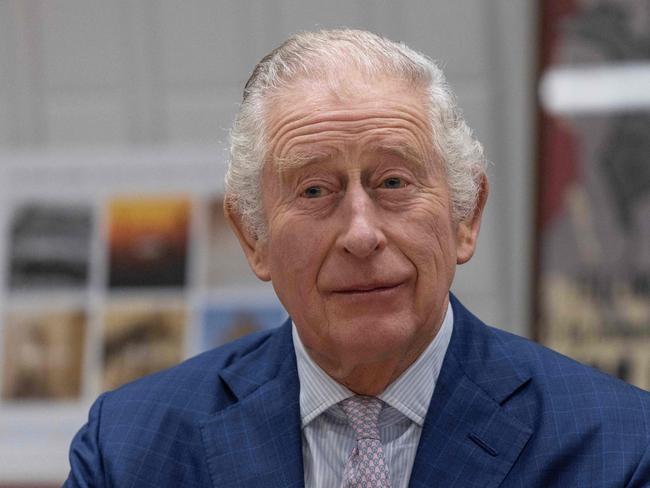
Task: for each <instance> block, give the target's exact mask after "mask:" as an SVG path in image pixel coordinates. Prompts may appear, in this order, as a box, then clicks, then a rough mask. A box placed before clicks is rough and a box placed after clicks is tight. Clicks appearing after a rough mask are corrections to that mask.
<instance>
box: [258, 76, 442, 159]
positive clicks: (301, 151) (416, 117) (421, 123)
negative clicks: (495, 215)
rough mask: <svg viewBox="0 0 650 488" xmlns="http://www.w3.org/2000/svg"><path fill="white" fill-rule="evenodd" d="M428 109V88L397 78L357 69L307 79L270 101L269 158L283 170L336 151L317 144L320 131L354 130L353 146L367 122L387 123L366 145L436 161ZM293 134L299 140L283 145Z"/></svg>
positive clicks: (267, 121)
mask: <svg viewBox="0 0 650 488" xmlns="http://www.w3.org/2000/svg"><path fill="white" fill-rule="evenodd" d="M428 107H429V98H428V96H427V92H426V90H425V89H424V88H423V87H421V86H417V85H415V86H414V85H413V83H411V82H408V81H405V80H402V79H399V78H394V77H390V76H384V77H377V78H375V79H370V78H369V76H368V75H366V74H362V73H359V72H356V71H350V72H343V73H340V72H339V73H337V75H336V76H329V77H327V78H323V79H316V78H314V77H303V78H300V79H297V80H295V81H293V82H292V83H290V84H287V85H285V86H283V87H281V88H279V89H277V90H275V91H274V92H273V93H270V94H269V96H268V97H267V99H266V104H265V117H264V120H265V131H264V132H265V136H266V137H265V139H266V141H265V142H266V143H267V151H268V152H267V155H266V158H265V159H266V162H267V163H269V162H273V163H275V165H277V166H278V167H279V169H282V168H289V167H296V166H302V165H305V164H309V163H311V162H314V160H318V159H325V158H327V157H328V156H331V155H332V154H331V152H332V150H333V149H332V148H326V147H323V146H319V144H318V141H319V140H320V137H318V136H319V135H321V134H326V133H331V134H335V133H336V131H341V132H345V131H348V132H349V133H350V134H352V137H351V138H350V140H349V141H348V142H349V143H350V144H354V143H356V142H360V141H361V139H362V138H363V137H364V136H365V135H366V132H367V131H366V129H367V126H368V125H371V124H372V123H374V122H377V121H381V123H382V124H384V127H383V129H379V130H377V131H376V133H377V134H378V135H379V137H375V138H373V139H372V140H371V141H370V142H369V143H368V144H366V145H365V146H364V147H365V149H367V150H368V151H375V152H381V153H384V154H391V155H395V156H399V157H401V158H403V159H406V160H409V161H412V162H414V163H419V164H426V162H428V161H433V160H435V159H437V158H436V157H435V154H434V150H433V147H434V146H433V141H432V136H433V131H432V128H431V119H430V114H429V110H428ZM400 118H402V120H400ZM393 122H394V127H392V126H391V124H392V123H393ZM400 125H402V126H403V127H401V128H400ZM382 130H383V133H382ZM357 133H358V134H359V140H358V141H357V140H356V138H355V137H354V136H355V135H356V134H357ZM292 136H297V137H295V139H300V141H301V144H285V143H286V140H287V139H290V138H291V137H292ZM295 139H294V140H295ZM311 142H313V144H311ZM288 147H290V148H291V150H287V148H288Z"/></svg>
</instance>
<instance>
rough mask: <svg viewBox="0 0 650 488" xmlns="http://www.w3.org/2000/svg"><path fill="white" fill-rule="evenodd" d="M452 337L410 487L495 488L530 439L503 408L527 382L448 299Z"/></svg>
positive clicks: (488, 335) (482, 329) (487, 331)
mask: <svg viewBox="0 0 650 488" xmlns="http://www.w3.org/2000/svg"><path fill="white" fill-rule="evenodd" d="M452 306H453V309H454V332H453V335H452V339H451V342H450V345H449V349H448V351H447V354H446V356H445V360H444V362H443V366H442V369H441V372H440V376H439V378H438V382H437V384H436V389H435V391H434V394H433V398H432V399H431V404H430V407H429V411H428V413H427V417H426V419H425V422H424V427H423V430H422V436H421V438H420V444H419V446H418V451H417V454H416V458H415V463H414V465H413V472H412V474H411V480H410V486H411V487H412V488H417V487H425V486H427V487H428V486H433V485H436V486H462V487H464V486H474V485H475V484H476V480H480V485H481V486H482V487H486V488H490V487H496V486H499V484H500V483H501V482H502V481H503V478H504V477H505V476H506V475H507V474H508V472H509V471H510V469H511V467H512V464H513V463H514V462H515V461H516V459H517V457H518V456H519V454H520V452H521V450H522V449H523V448H524V446H525V445H526V443H527V442H528V439H529V437H530V435H531V433H532V429H531V428H530V427H528V426H526V425H524V424H523V423H522V422H521V421H519V420H518V419H517V418H515V417H514V416H512V415H511V414H509V413H508V409H507V408H506V403H507V402H508V401H509V400H510V399H511V397H513V395H515V394H516V392H517V390H518V389H520V388H523V387H525V385H526V383H527V382H528V381H529V378H527V377H526V376H523V375H521V374H519V373H518V372H517V371H515V370H514V369H513V366H512V364H511V363H510V361H509V359H508V357H507V353H506V352H505V351H501V350H500V345H499V344H497V343H496V339H495V338H494V337H492V336H491V334H492V332H491V331H490V329H488V328H487V327H485V326H484V325H483V324H481V323H480V321H479V320H478V319H476V318H475V317H474V316H472V315H471V314H470V313H469V312H468V311H467V310H465V309H464V308H463V307H462V305H460V303H459V302H458V301H457V300H456V299H455V298H454V297H453V296H452Z"/></svg>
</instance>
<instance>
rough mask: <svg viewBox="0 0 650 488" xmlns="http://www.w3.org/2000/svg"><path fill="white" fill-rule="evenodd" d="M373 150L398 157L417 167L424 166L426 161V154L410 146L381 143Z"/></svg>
mask: <svg viewBox="0 0 650 488" xmlns="http://www.w3.org/2000/svg"><path fill="white" fill-rule="evenodd" d="M372 150H374V151H377V152H379V153H385V154H388V155H390V156H397V157H398V158H401V159H404V160H405V161H408V162H409V163H411V164H414V165H416V166H423V165H424V164H425V161H426V156H425V155H424V154H421V153H420V151H418V150H416V149H414V148H413V147H412V146H410V145H408V144H390V143H388V144H387V143H381V144H378V145H376V146H373V147H372Z"/></svg>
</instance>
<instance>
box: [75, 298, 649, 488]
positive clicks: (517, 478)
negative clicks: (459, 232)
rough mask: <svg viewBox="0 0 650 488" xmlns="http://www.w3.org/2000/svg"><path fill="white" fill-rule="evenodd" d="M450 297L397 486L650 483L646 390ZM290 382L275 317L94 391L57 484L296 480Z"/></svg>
mask: <svg viewBox="0 0 650 488" xmlns="http://www.w3.org/2000/svg"><path fill="white" fill-rule="evenodd" d="M452 306H453V310H454V331H453V335H452V338H451V342H450V345H449V349H448V352H447V354H446V356H445V359H444V363H443V366H442V371H441V374H440V377H439V379H438V383H437V385H436V388H435V392H434V394H433V397H432V400H431V406H430V408H429V412H428V414H427V417H426V420H425V423H424V427H423V431H422V437H421V440H420V445H419V447H418V451H417V455H416V459H415V464H414V467H413V473H412V476H411V480H410V486H411V487H413V488H415V487H429V486H444V487H463V488H467V487H481V488H487V487H497V486H500V487H525V488H533V487H544V488H548V487H562V488H567V487H571V488H574V487H611V488H614V487H616V488H620V487H624V486H626V487H648V486H650V394H648V393H647V392H643V391H642V390H639V389H637V388H634V387H632V386H629V385H626V384H624V383H622V382H620V381H618V380H615V379H612V378H610V377H608V376H606V375H604V374H601V373H599V372H597V371H595V370H592V369H590V368H587V367H585V366H582V365H580V364H578V363H576V362H574V361H572V360H570V359H567V358H566V357H564V356H561V355H559V354H557V353H554V352H552V351H549V350H548V349H545V348H543V347H541V346H539V345H536V344H534V343H532V342H530V341H527V340H525V339H522V338H520V337H517V336H514V335H511V334H508V333H506V332H503V331H499V330H497V329H493V328H490V327H487V326H486V325H484V324H483V323H482V322H481V321H480V320H478V319H477V318H476V317H474V316H473V315H472V314H471V313H470V312H468V311H467V310H466V309H465V308H464V307H463V306H462V305H461V304H460V303H459V302H458V301H457V300H456V299H455V298H454V297H452ZM298 394H299V382H298V375H297V370H296V361H295V356H294V351H293V344H292V339H291V324H290V322H287V323H285V324H284V325H283V326H282V327H281V328H279V329H276V330H273V331H270V332H264V333H259V334H255V335H252V336H249V337H246V338H243V339H241V340H238V341H236V342H234V343H231V344H228V345H226V346H223V347H221V348H219V349H216V350H213V351H210V352H207V353H204V354H202V355H200V356H197V357H195V358H193V359H190V360H189V361H186V362H184V363H183V364H181V365H179V366H177V367H174V368H172V369H169V370H167V371H164V372H161V373H158V374H154V375H152V376H149V377H146V378H143V379H141V380H139V381H136V382H134V383H131V384H129V385H126V386H124V387H122V388H120V389H118V390H116V391H112V392H109V393H106V394H104V395H102V396H101V397H99V399H98V400H97V401H96V403H95V404H94V405H93V407H92V409H91V412H90V417H89V421H88V424H87V425H86V426H84V427H83V428H82V429H81V431H80V432H79V433H78V434H77V436H76V437H75V439H74V441H73V443H72V447H71V451H70V462H71V467H72V469H71V472H70V476H69V478H68V480H67V482H66V484H65V486H67V487H86V486H88V487H90V486H92V487H109V486H115V487H120V488H127V487H137V488H145V487H152V488H153V487H155V488H161V487H174V488H177V487H215V488H216V487H301V486H303V468H302V452H301V431H300V407H299V400H298Z"/></svg>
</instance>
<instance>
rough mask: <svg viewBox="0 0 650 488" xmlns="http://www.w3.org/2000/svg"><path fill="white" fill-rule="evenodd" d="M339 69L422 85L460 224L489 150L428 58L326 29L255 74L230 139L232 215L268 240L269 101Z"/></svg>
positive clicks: (296, 41) (472, 203) (288, 46)
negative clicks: (265, 204)
mask: <svg viewBox="0 0 650 488" xmlns="http://www.w3.org/2000/svg"><path fill="white" fill-rule="evenodd" d="M341 66H353V67H355V68H357V69H358V70H360V71H361V72H362V73H364V74H368V75H379V76H381V75H383V76H393V77H396V78H398V79H401V80H404V81H405V82H408V83H411V84H413V85H416V86H421V87H422V88H423V90H424V91H425V94H426V96H427V97H428V99H429V107H427V109H428V112H429V119H430V123H431V129H432V137H431V140H432V142H433V146H434V147H433V149H434V151H435V153H436V155H437V156H438V157H439V158H440V159H441V160H442V161H443V162H444V169H445V170H446V174H447V183H448V185H449V190H450V200H451V201H450V205H451V213H452V217H453V219H454V221H455V222H459V221H462V220H465V219H467V218H468V217H470V216H471V215H472V213H473V212H474V209H475V208H476V204H477V200H478V196H479V191H480V184H481V178H482V175H484V174H485V167H486V162H485V158H484V156H483V147H482V146H481V143H480V142H479V141H478V140H476V139H475V138H474V137H473V135H472V131H471V129H470V128H469V127H468V126H467V124H466V123H465V120H464V119H463V116H462V113H461V112H460V109H459V108H458V106H457V105H456V100H455V97H454V95H453V93H452V92H451V89H450V88H449V86H448V85H447V82H446V80H445V77H444V75H443V73H442V70H441V69H440V68H439V67H438V66H437V65H436V63H435V62H433V61H432V60H431V59H429V58H428V57H426V56H425V55H423V54H421V53H419V52H417V51H414V50H412V49H411V48H409V47H408V46H406V45H405V44H403V43H397V42H394V41H391V40H388V39H386V38H383V37H381V36H378V35H376V34H373V33H370V32H366V31H360V30H349V29H340V30H322V31H318V32H303V33H299V34H296V35H294V36H292V37H290V38H289V39H288V40H287V41H285V42H284V43H283V44H282V45H280V46H279V47H277V48H276V49H274V50H273V51H271V52H270V53H269V54H268V55H266V56H265V57H264V58H263V59H262V60H261V61H260V62H259V63H258V64H257V66H256V67H255V69H254V70H253V73H252V75H251V77H250V78H249V80H248V82H247V83H246V86H245V88H244V96H243V100H242V103H241V106H240V109H239V113H238V114H237V117H236V119H235V122H234V125H233V128H232V130H231V133H230V161H229V164H228V171H227V173H226V194H227V195H228V202H229V203H228V204H230V205H232V207H233V208H232V210H233V211H235V212H237V213H238V214H239V215H241V218H242V220H243V222H244V224H245V225H246V226H247V227H248V229H249V230H250V231H251V232H253V233H254V234H255V235H257V236H258V237H259V238H264V237H266V222H265V219H264V209H263V206H262V190H261V188H262V187H261V183H262V181H261V179H262V169H263V167H264V161H265V159H266V157H267V154H266V152H267V147H266V140H265V115H266V112H265V109H266V106H267V102H268V100H269V98H270V97H271V96H272V95H273V94H277V93H279V92H280V91H281V90H282V89H283V88H287V87H289V86H291V84H292V83H294V82H296V81H297V80H299V79H319V78H326V77H327V76H328V75H330V76H331V74H332V73H333V72H334V71H335V69H336V68H339V67H341Z"/></svg>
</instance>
